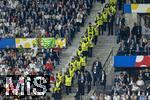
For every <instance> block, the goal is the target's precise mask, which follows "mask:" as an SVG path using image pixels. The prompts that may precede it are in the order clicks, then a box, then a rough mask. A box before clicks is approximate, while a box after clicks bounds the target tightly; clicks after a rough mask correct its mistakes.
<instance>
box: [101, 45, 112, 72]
mask: <svg viewBox="0 0 150 100" xmlns="http://www.w3.org/2000/svg"><path fill="white" fill-rule="evenodd" d="M113 56H114V54H113V48H112V49H111V51H110V53H109V55H108V57H107V59H106V61H105V63H104V65H103V70H104V71H105V73H106V75H108V74H109V72H110V71H111V69H112V66H113V63H112V62H113Z"/></svg>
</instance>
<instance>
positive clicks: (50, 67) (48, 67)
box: [45, 62, 54, 72]
mask: <svg viewBox="0 0 150 100" xmlns="http://www.w3.org/2000/svg"><path fill="white" fill-rule="evenodd" d="M45 68H46V69H47V70H49V71H51V72H52V71H53V70H54V67H53V64H52V63H48V62H47V63H46V64H45Z"/></svg>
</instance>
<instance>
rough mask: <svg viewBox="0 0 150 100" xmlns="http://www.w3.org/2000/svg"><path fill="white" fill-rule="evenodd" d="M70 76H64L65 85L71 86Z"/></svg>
mask: <svg viewBox="0 0 150 100" xmlns="http://www.w3.org/2000/svg"><path fill="white" fill-rule="evenodd" d="M71 82H72V77H68V76H67V75H66V76H65V86H71Z"/></svg>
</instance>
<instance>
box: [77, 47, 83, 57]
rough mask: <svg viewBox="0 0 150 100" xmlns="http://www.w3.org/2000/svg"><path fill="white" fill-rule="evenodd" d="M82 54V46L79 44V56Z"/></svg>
mask: <svg viewBox="0 0 150 100" xmlns="http://www.w3.org/2000/svg"><path fill="white" fill-rule="evenodd" d="M81 54H82V48H81V46H79V48H78V50H77V56H80V55H81Z"/></svg>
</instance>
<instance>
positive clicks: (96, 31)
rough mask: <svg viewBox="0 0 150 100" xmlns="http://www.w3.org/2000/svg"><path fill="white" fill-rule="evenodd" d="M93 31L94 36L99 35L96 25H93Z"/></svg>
mask: <svg viewBox="0 0 150 100" xmlns="http://www.w3.org/2000/svg"><path fill="white" fill-rule="evenodd" d="M94 31H95V36H98V35H99V33H98V27H97V26H96V25H95V26H94Z"/></svg>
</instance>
